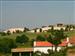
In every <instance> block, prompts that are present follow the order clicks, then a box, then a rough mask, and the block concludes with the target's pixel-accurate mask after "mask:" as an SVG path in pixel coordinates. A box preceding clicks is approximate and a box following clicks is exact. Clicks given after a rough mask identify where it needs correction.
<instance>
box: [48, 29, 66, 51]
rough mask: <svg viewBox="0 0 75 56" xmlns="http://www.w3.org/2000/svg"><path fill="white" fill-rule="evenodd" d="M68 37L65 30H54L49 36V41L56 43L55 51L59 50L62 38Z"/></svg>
mask: <svg viewBox="0 0 75 56" xmlns="http://www.w3.org/2000/svg"><path fill="white" fill-rule="evenodd" d="M64 38H66V36H65V35H64V31H63V30H54V31H53V32H52V33H51V35H50V36H49V37H48V39H47V41H48V42H51V43H52V44H54V45H55V51H57V46H58V45H59V44H60V43H61V40H62V39H64Z"/></svg>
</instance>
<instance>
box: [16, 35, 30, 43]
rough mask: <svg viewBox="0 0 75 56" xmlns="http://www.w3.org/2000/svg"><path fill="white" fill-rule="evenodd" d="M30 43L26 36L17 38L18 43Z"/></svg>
mask: <svg viewBox="0 0 75 56" xmlns="http://www.w3.org/2000/svg"><path fill="white" fill-rule="evenodd" d="M28 41H29V38H28V37H27V36H26V35H24V34H23V35H21V36H17V37H16V42H17V43H26V42H28Z"/></svg>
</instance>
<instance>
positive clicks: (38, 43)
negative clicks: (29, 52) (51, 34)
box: [36, 41, 53, 47]
mask: <svg viewBox="0 0 75 56" xmlns="http://www.w3.org/2000/svg"><path fill="white" fill-rule="evenodd" d="M36 46H37V47H47V46H53V44H51V43H49V42H46V41H37V42H36Z"/></svg>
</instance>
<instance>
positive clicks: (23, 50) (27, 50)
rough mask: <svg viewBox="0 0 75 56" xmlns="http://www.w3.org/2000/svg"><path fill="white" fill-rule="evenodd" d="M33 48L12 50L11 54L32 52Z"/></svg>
mask: <svg viewBox="0 0 75 56" xmlns="http://www.w3.org/2000/svg"><path fill="white" fill-rule="evenodd" d="M32 51H33V48H15V49H11V52H32Z"/></svg>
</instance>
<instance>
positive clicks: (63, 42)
mask: <svg viewBox="0 0 75 56" xmlns="http://www.w3.org/2000/svg"><path fill="white" fill-rule="evenodd" d="M67 44H68V42H67V40H64V41H62V43H61V44H59V46H67Z"/></svg>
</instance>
